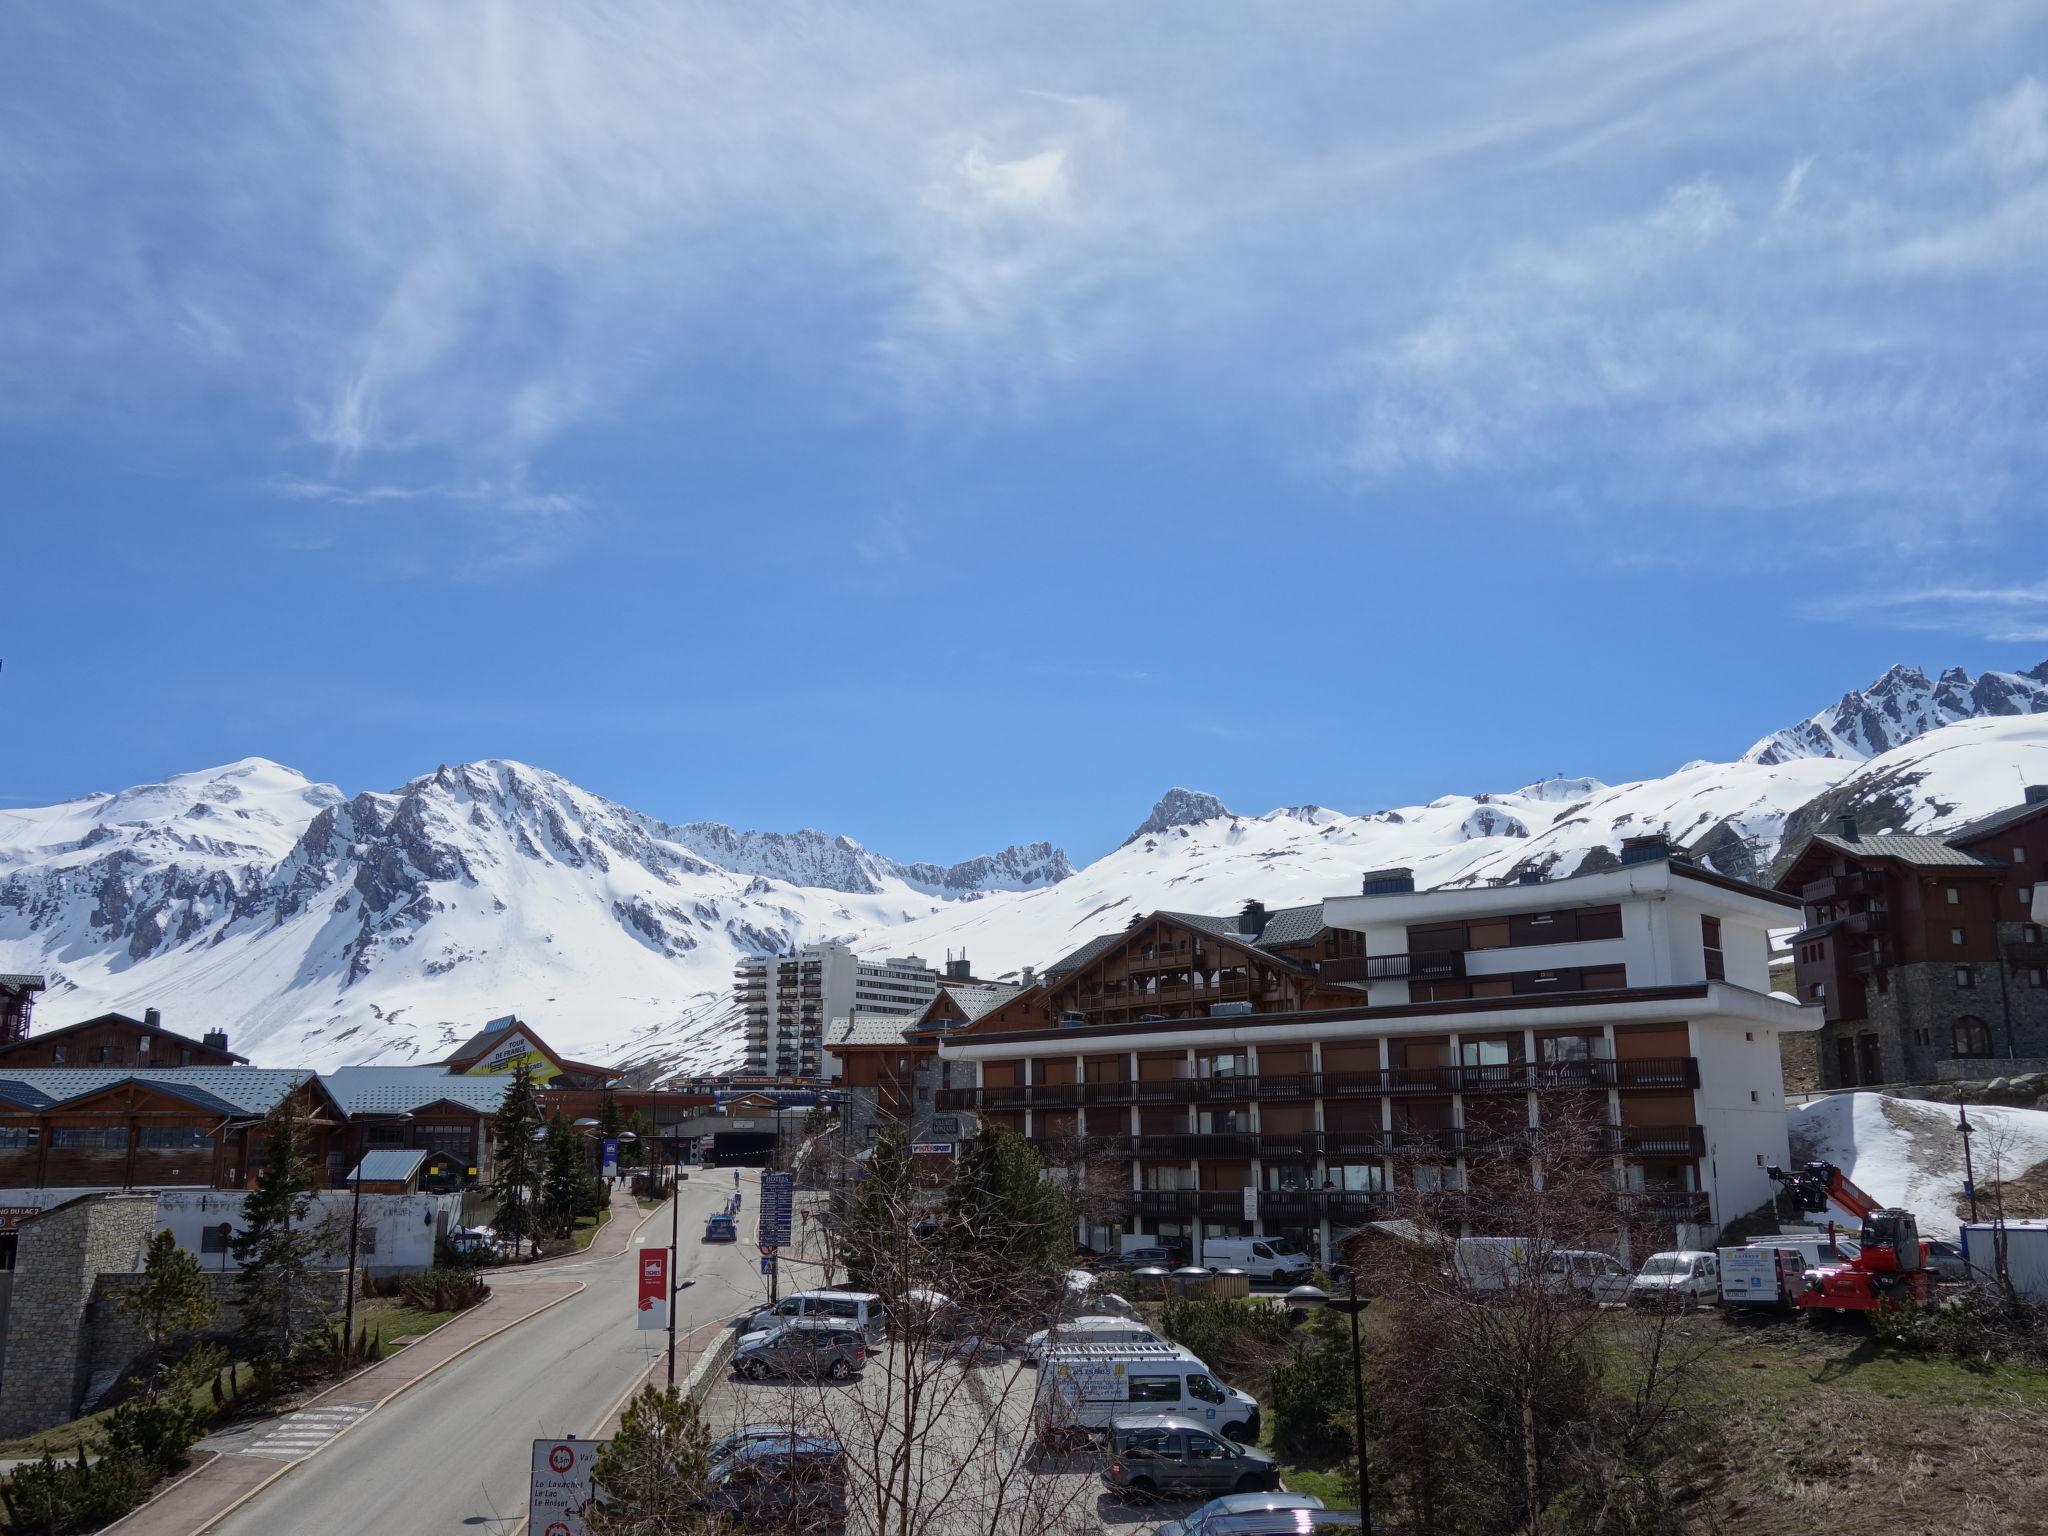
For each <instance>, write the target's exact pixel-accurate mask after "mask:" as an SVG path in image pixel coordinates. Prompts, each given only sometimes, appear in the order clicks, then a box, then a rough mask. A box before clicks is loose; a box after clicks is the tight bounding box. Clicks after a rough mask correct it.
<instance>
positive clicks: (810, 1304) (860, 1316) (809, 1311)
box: [747, 1291, 889, 1343]
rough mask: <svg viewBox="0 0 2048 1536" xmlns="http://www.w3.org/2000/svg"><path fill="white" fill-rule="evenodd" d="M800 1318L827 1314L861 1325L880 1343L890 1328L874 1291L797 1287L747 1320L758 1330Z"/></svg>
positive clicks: (886, 1312) (829, 1317)
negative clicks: (799, 1288) (798, 1288)
mask: <svg viewBox="0 0 2048 1536" xmlns="http://www.w3.org/2000/svg"><path fill="white" fill-rule="evenodd" d="M799 1318H803V1319H816V1318H825V1319H827V1320H830V1321H834V1322H838V1323H840V1324H842V1325H844V1326H846V1327H849V1328H858V1329H859V1330H860V1331H861V1332H862V1333H863V1334H865V1335H866V1336H867V1337H868V1338H869V1339H871V1340H873V1341H874V1342H876V1343H880V1342H881V1341H882V1339H883V1337H884V1336H885V1335H886V1334H887V1333H888V1331H889V1310H888V1308H886V1307H884V1306H883V1305H882V1298H881V1297H879V1296H877V1295H876V1294H875V1293H874V1292H873V1291H796V1292H794V1293H792V1294H791V1295H788V1296H785V1297H783V1298H782V1300H780V1301H778V1302H777V1303H775V1305H774V1306H772V1307H768V1308H766V1309H764V1310H763V1311H760V1312H756V1313H755V1314H754V1315H753V1317H752V1318H751V1319H750V1320H749V1321H748V1323H747V1331H748V1332H749V1333H758V1332H760V1331H762V1330H764V1329H768V1328H773V1327H776V1326H777V1325H779V1324H781V1323H788V1322H794V1321H796V1320H797V1319H799Z"/></svg>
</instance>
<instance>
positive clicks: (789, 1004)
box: [733, 944, 939, 1077]
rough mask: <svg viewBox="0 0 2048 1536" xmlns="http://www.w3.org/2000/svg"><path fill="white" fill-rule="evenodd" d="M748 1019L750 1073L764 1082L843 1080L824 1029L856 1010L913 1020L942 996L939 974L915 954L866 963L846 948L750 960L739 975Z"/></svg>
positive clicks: (818, 947)
mask: <svg viewBox="0 0 2048 1536" xmlns="http://www.w3.org/2000/svg"><path fill="white" fill-rule="evenodd" d="M733 985H734V989H735V992H736V993H737V995H738V998H739V1001H740V1005H741V1007H742V1009H743V1010H744V1012H745V1015H746V1036H747V1071H748V1072H749V1073H751V1074H754V1075H756V1076H763V1077H836V1076H838V1074H839V1063H838V1061H837V1059H836V1058H834V1057H832V1056H829V1055H828V1054H826V1052H825V1049H824V1041H825V1030H826V1026H827V1024H828V1023H830V1022H831V1021H832V1020H835V1019H837V1020H844V1019H847V1018H849V1017H851V1016H852V1015H853V1014H854V1013H855V1012H856V1011H858V1012H861V1013H864V1014H885V1015H888V1016H890V1017H897V1018H905V1019H908V1018H914V1017H915V1016H916V1015H918V1014H920V1013H922V1012H923V1011H924V1009H925V1006H926V1005H927V1004H928V1003H930V1002H931V1000H932V999H933V998H934V997H936V996H937V995H938V990H939V973H938V972H937V971H935V970H933V969H932V968H931V967H930V966H928V965H926V964H925V963H924V961H923V960H921V959H919V958H918V957H917V956H915V955H912V956H908V957H906V958H903V959H891V960H883V961H871V960H862V959H861V958H860V957H859V956H857V955H856V954H854V952H853V951H852V950H851V949H849V948H848V947H847V946H846V945H844V944H812V945H807V946H805V947H804V948H803V949H800V950H798V951H797V952H796V953H795V954H794V955H779V956H771V957H766V958H762V957H751V958H749V959H746V960H742V961H741V962H740V963H739V965H738V966H737V967H736V968H735V970H734V973H733Z"/></svg>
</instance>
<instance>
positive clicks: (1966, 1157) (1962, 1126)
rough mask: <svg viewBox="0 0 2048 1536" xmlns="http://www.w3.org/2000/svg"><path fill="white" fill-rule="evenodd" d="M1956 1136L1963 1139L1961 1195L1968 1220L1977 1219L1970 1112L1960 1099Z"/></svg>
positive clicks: (1972, 1130) (1972, 1129) (1957, 1107)
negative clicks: (1968, 1213) (1963, 1197)
mask: <svg viewBox="0 0 2048 1536" xmlns="http://www.w3.org/2000/svg"><path fill="white" fill-rule="evenodd" d="M1956 1134H1957V1135H1959V1136H1961V1137H1962V1138H1963V1194H1964V1196H1965V1197H1966V1198H1967V1199H1968V1200H1969V1202H1970V1220H1972V1221H1975V1220H1976V1219H1977V1172H1976V1170H1975V1169H1974V1168H1973V1167H1971V1165H1970V1137H1971V1136H1972V1135H1974V1134H1975V1130H1974V1128H1973V1127H1972V1126H1971V1124H1970V1111H1969V1109H1968V1107H1967V1106H1966V1105H1965V1104H1964V1103H1963V1101H1962V1100H1961V1099H1958V1100H1957V1101H1956Z"/></svg>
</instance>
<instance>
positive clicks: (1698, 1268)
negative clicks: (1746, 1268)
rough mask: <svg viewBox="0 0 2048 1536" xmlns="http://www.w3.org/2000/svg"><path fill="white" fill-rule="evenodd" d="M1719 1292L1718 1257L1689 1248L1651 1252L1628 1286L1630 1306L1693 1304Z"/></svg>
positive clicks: (1707, 1301)
mask: <svg viewBox="0 0 2048 1536" xmlns="http://www.w3.org/2000/svg"><path fill="white" fill-rule="evenodd" d="M1720 1296H1721V1261H1720V1259H1718V1258H1717V1257H1716V1256H1715V1255H1713V1254H1711V1253H1702V1252H1700V1251H1698V1250H1696V1249H1691V1248H1680V1249H1674V1250H1672V1251H1671V1252H1668V1253H1653V1254H1651V1255H1650V1257H1649V1259H1648V1260H1647V1261H1646V1262H1645V1263H1644V1265H1643V1267H1642V1269H1641V1270H1640V1271H1639V1272H1638V1273H1637V1275H1636V1277H1635V1279H1633V1280H1631V1281H1630V1282H1629V1287H1628V1304H1629V1305H1630V1306H1632V1307H1650V1306H1662V1307H1697V1306H1700V1305H1702V1304H1703V1303H1710V1302H1714V1301H1718V1300H1719V1299H1720Z"/></svg>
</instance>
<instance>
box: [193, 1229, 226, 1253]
mask: <svg viewBox="0 0 2048 1536" xmlns="http://www.w3.org/2000/svg"><path fill="white" fill-rule="evenodd" d="M231 1230H232V1229H231V1228H230V1227H229V1226H228V1224H227V1223H226V1222H221V1223H220V1224H219V1225H217V1226H209V1227H201V1228H200V1229H199V1251H200V1252H201V1253H226V1252H227V1251H228V1235H229V1233H230V1231H231Z"/></svg>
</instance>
